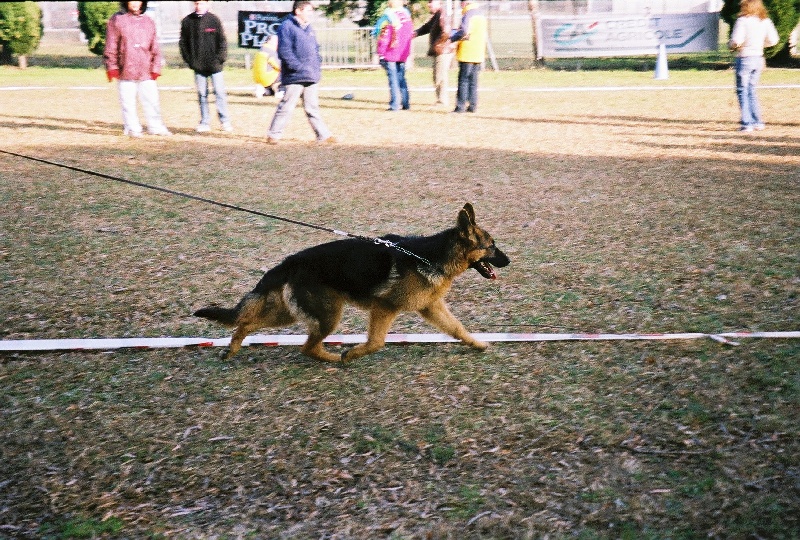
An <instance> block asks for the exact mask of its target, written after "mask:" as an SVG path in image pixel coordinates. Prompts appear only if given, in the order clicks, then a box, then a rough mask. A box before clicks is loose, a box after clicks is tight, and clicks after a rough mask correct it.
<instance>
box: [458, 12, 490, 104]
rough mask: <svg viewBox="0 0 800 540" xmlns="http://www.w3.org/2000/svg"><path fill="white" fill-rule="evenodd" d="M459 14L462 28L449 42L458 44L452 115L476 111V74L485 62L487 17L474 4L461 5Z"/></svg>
mask: <svg viewBox="0 0 800 540" xmlns="http://www.w3.org/2000/svg"><path fill="white" fill-rule="evenodd" d="M461 12H462V17H461V26H460V27H459V28H458V29H457V30H454V31H453V34H452V35H451V36H450V39H451V41H453V42H458V46H457V48H456V59H457V60H458V92H457V93H456V108H455V111H453V112H457V113H463V112H464V111H466V112H475V111H477V110H478V73H480V71H481V64H483V61H484V60H485V59H486V16H485V15H483V14H482V13H481V12H480V10H479V7H478V3H477V2H470V1H467V2H464V6H463V8H462V10H461Z"/></svg>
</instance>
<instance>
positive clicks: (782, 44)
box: [720, 0, 800, 65]
mask: <svg viewBox="0 0 800 540" xmlns="http://www.w3.org/2000/svg"><path fill="white" fill-rule="evenodd" d="M739 4H740V2H739V0H725V2H724V4H723V6H722V11H720V15H721V16H722V19H723V20H724V21H725V22H726V23H728V25H729V26H730V28H731V29H732V28H733V23H734V22H736V15H737V14H738V13H739ZM764 6H766V8H767V11H768V12H769V18H770V19H772V22H773V23H775V29H776V30H777V31H778V36H779V37H780V41H778V44H777V45H775V46H774V47H770V48H768V49H766V50H765V51H764V56H765V57H766V58H767V59H768V60H770V63H771V64H776V65H784V64H788V63H791V62H792V57H791V55H790V52H789V35H790V34H791V33H792V31H793V30H794V29H795V27H796V26H797V23H798V21H800V0H764Z"/></svg>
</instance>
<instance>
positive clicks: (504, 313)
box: [0, 73, 800, 538]
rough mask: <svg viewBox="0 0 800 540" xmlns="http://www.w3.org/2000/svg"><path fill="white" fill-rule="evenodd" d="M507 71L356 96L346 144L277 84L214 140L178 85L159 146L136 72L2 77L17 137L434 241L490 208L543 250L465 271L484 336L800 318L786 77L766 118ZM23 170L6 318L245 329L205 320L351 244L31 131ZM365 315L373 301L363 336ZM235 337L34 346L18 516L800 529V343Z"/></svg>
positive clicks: (797, 162) (315, 525) (210, 524)
mask: <svg viewBox="0 0 800 540" xmlns="http://www.w3.org/2000/svg"><path fill="white" fill-rule="evenodd" d="M485 75H486V77H485V78H484V86H483V87H482V88H484V91H483V93H482V94H481V98H482V104H481V109H480V112H479V113H478V114H477V115H475V116H468V117H462V116H460V115H458V116H457V117H454V116H456V115H447V114H446V113H445V111H441V110H437V109H435V108H434V107H433V106H431V105H428V104H427V103H428V101H432V99H430V97H431V95H432V94H429V93H425V92H421V91H414V92H413V93H412V100H413V103H414V110H412V111H411V112H410V113H408V114H403V115H389V114H388V113H384V112H383V111H382V109H383V101H384V98H385V95H384V94H385V93H386V91H385V89H383V88H382V87H377V88H376V89H375V90H359V91H358V92H357V93H356V99H355V100H352V101H342V100H340V99H339V96H340V94H343V93H344V91H342V90H339V89H333V90H328V91H326V92H324V93H323V107H324V109H323V110H324V113H325V115H326V119H327V120H328V123H329V124H330V125H331V127H332V128H333V129H334V131H335V133H336V134H337V137H339V138H340V140H341V141H342V142H341V143H340V144H338V145H333V146H324V147H319V146H317V145H314V144H313V143H311V142H310V139H311V132H310V129H309V128H308V126H307V124H306V122H305V120H304V118H303V117H302V113H301V112H300V111H298V112H297V113H296V114H295V118H293V120H292V124H291V126H292V127H291V131H290V133H289V137H288V140H287V141H286V143H285V144H282V145H280V146H278V147H271V146H267V145H265V144H263V136H264V133H265V130H266V123H267V122H268V120H269V117H270V115H271V111H272V110H273V108H274V103H270V102H266V101H263V100H262V101H257V100H255V98H252V97H250V96H249V95H248V94H246V93H245V92H239V93H237V92H232V96H231V97H232V99H231V100H232V103H233V105H232V108H233V110H234V111H235V115H236V116H235V117H234V123H235V126H236V132H235V133H234V135H232V136H227V135H222V134H211V135H209V136H198V135H195V134H193V132H192V128H193V127H194V122H195V118H194V116H195V115H196V111H195V108H196V104H195V103H194V101H193V100H194V96H193V95H192V93H191V91H188V90H187V91H182V90H163V91H162V103H163V108H164V110H165V116H166V117H167V123H168V125H170V127H171V128H172V129H173V130H174V131H175V132H176V135H175V136H174V137H172V138H169V139H157V138H148V137H146V138H145V139H143V140H140V141H133V140H128V139H125V138H123V137H121V135H120V134H119V132H120V131H121V128H120V127H119V125H118V120H117V116H118V111H117V108H118V104H117V103H116V98H115V97H114V94H113V91H111V90H108V91H105V90H103V91H100V90H98V91H94V92H88V91H83V93H80V92H79V90H74V89H66V88H62V89H60V90H55V91H54V90H30V91H26V93H13V94H12V93H10V92H3V93H0V111H2V113H0V149H3V150H9V151H14V152H19V153H22V154H29V155H35V156H36V157H40V158H44V159H50V160H55V161H59V162H63V163H68V164H71V165H77V166H81V167H85V168H88V169H92V170H96V171H99V172H102V173H105V174H109V175H115V176H122V177H125V178H128V179H131V180H135V181H140V182H147V183H152V184H155V185H158V186H160V187H165V188H169V189H174V190H179V191H185V192H189V193H193V194H197V195H202V196H207V197H211V198H215V199H219V200H222V201H225V202H228V203H232V204H239V205H242V206H247V207H251V208H255V209H259V210H261V211H265V212H270V213H275V214H280V215H285V216H287V217H290V218H293V219H299V220H303V221H309V222H312V223H317V224H321V225H325V226H331V227H335V228H338V229H342V230H346V231H349V232H353V233H357V234H365V235H377V234H382V233H387V232H395V233H408V234H428V233H432V232H435V231H438V230H441V229H443V228H446V227H449V226H452V224H453V223H454V220H455V216H456V212H457V210H458V209H459V208H460V207H461V205H463V203H464V202H466V201H470V202H472V203H473V204H474V205H475V208H476V211H477V215H478V221H479V222H480V223H481V224H482V225H483V226H484V227H486V228H487V229H488V230H490V231H491V232H492V233H493V234H494V236H495V238H496V239H497V242H498V245H499V246H500V247H501V248H502V249H503V250H504V251H505V252H506V253H507V254H508V255H509V256H510V257H511V258H512V264H511V265H510V266H509V267H507V268H505V269H502V270H501V272H500V279H499V280H497V281H492V282H489V281H486V280H483V279H481V278H480V277H479V276H478V275H477V274H475V273H468V274H465V275H464V276H462V278H461V279H460V280H459V281H458V282H457V284H456V286H455V287H454V288H453V290H452V292H451V293H450V295H449V300H450V303H451V306H452V309H453V311H454V313H455V314H456V315H457V316H458V317H459V318H460V319H461V320H463V321H464V322H465V324H466V325H467V326H468V328H470V329H471V330H473V331H484V332H494V331H502V332H505V331H508V332H520V331H532V332H613V333H629V332H723V331H736V330H765V331H766V330H797V329H798V317H797V314H798V312H800V306H799V305H798V286H799V285H800V260H798V253H800V250H798V246H799V245H800V244H799V243H798V238H797V232H798V230H800V197H799V196H798V190H797V181H798V177H800V157H799V156H800V151H798V150H800V138H798V126H800V113H798V109H797V107H796V106H795V105H791V104H788V105H787V100H786V95H787V94H786V92H785V91H780V90H768V89H765V90H764V91H763V92H762V99H763V101H764V106H765V109H766V110H767V111H770V118H771V121H770V123H769V127H768V130H767V131H765V132H763V133H759V134H757V135H755V136H753V137H744V136H741V135H739V134H738V133H736V131H735V118H736V114H737V111H736V104H735V96H734V95H733V90H732V88H731V89H730V90H729V91H724V92H723V91H719V92H717V91H713V90H707V89H706V90H702V89H698V90H670V91H668V93H657V92H653V91H647V90H629V91H621V92H598V93H592V92H563V93H554V92H542V93H533V92H528V93H524V92H520V91H518V90H517V89H516V88H515V86H514V85H516V84H518V77H519V75H515V76H514V79H513V80H510V79H505V78H503V75H502V74H500V75H493V74H485ZM415 76H418V77H420V80H424V81H427V77H428V74H427V73H424V74H419V75H415ZM570 76H571V75H570V74H564V77H565V79H564V84H565V85H569V84H570V83H569V77H570ZM341 77H342V79H341V81H339V82H341V84H342V85H343V86H342V88H344V87H345V86H344V84H345V82H347V83H348V84H351V85H357V84H359V83H360V82H362V81H360V80H359V77H361V75H359V74H352V75H348V76H347V77H349V78H345V76H341ZM364 77H367V76H366V75H365V76H364ZM369 77H372V75H369ZM530 77H531V79H532V80H531V81H530V82H529V85H530V86H534V85H535V73H534V74H531V75H530ZM373 80H374V79H370V81H373ZM721 80H722V79H721ZM724 81H727V82H730V81H728V79H727V78H725V79H724ZM80 82H81V81H78V83H80ZM380 82H381V84H383V81H382V79H381V80H380ZM412 83H413V81H412ZM362 84H363V82H362ZM676 84H680V81H676ZM665 92H666V91H665ZM667 96H668V97H667ZM775 111H783V112H782V113H781V115H780V116H778V114H777V113H776V112H775ZM773 118H774V119H773ZM0 170H2V173H0V175H2V182H0V200H2V203H3V207H4V209H5V210H4V211H3V212H2V217H0V222H1V223H2V235H0V261H2V263H1V264H0V286H1V287H2V294H0V313H2V317H0V337H2V339H4V340H20V339H34V338H61V337H134V336H153V337H154V336H213V337H217V336H219V337H221V336H226V335H228V334H227V333H226V331H225V330H224V329H221V328H218V327H215V326H213V325H211V324H207V323H206V322H204V321H201V320H197V319H195V318H193V317H192V316H191V313H192V311H193V310H194V309H196V308H197V307H200V306H203V305H207V304H208V303H210V302H219V303H223V304H232V303H234V302H236V301H238V299H239V298H240V297H241V296H242V295H243V294H244V293H245V292H247V291H248V290H249V289H250V288H251V287H252V286H253V285H254V284H255V283H256V282H257V281H258V279H259V277H260V275H261V273H262V272H263V271H264V270H265V269H267V268H269V267H271V266H272V265H274V264H276V263H277V262H279V261H280V260H281V259H282V258H283V257H285V256H286V255H288V254H290V253H292V252H294V251H296V250H298V249H300V248H303V247H306V246H309V245H313V244H316V243H319V242H323V241H327V240H330V239H331V238H330V237H329V236H327V235H325V234H322V233H319V232H313V231H309V230H306V229H301V228H297V227H294V226H291V225H288V224H284V223H280V222H274V221H268V220H264V219H261V218H257V217H255V216H249V215H246V214H242V213H236V212H231V211H228V210H224V209H220V208H215V207H212V206H208V205H203V204H200V203H198V202H196V201H187V200H183V199H179V198H175V197H172V196H169V195H166V194H163V193H156V192H152V191H146V190H143V189H141V188H136V187H133V186H129V185H122V184H117V183H113V182H110V181H107V180H104V179H100V178H96V177H91V176H87V175H83V174H80V173H76V172H74V171H68V170H64V169H59V168H56V167H52V166H46V165H43V164H37V163H34V162H30V161H28V160H25V159H20V158H17V157H13V156H9V155H7V154H0ZM364 325H365V322H364V318H363V315H362V314H361V313H359V312H357V311H355V310H351V311H348V312H347V314H346V317H345V320H344V321H343V324H342V328H341V329H340V331H341V332H345V333H363V332H364V330H365V327H364ZM287 331H288V332H292V333H302V332H304V329H303V328H302V327H300V326H297V327H292V328H289V329H287ZM393 331H395V332H429V331H432V330H431V329H430V328H429V327H427V326H426V325H425V324H424V323H422V322H421V321H420V320H419V318H418V317H416V316H413V315H407V316H403V317H401V318H400V319H399V320H398V321H397V322H396V324H395V325H394V327H393ZM219 352H220V351H219V350H214V349H200V348H187V349H179V350H121V351H111V352H86V351H83V352H82V351H73V352H49V353H41V354H38V353H37V354H25V353H3V354H2V356H0V361H1V362H2V363H0V384H1V385H2V388H3V392H2V394H1V395H0V414H2V420H1V421H0V425H2V428H0V437H2V441H0V452H1V453H2V456H1V457H2V459H0V536H7V537H9V538H11V537H27V538H40V537H51V538H77V537H126V538H131V537H176V538H263V537H268V538H312V537H313V538H375V537H392V538H455V537H459V538H526V537H527V538H543V537H550V538H562V537H578V538H665V537H671V538H699V537H712V538H757V537H761V538H796V537H797V536H798V534H800V523H798V517H797V516H798V515H800V502H798V501H800V468H799V467H798V463H800V447H799V444H798V440H800V438H798V435H799V434H798V428H797V422H796V411H797V410H798V404H800V376H799V375H798V364H797V358H798V357H800V345H799V344H798V343H796V342H795V341H789V340H786V341H781V340H761V341H757V340H746V341H743V343H742V344H741V345H740V346H738V347H733V346H724V345H721V344H719V343H716V342H713V341H711V340H708V341H691V342H666V343H655V342H636V343H617V342H614V343H574V342H573V343H542V344H513V343H504V344H495V345H493V346H492V347H491V349H490V350H489V351H488V352H486V353H483V354H480V353H475V352H473V351H471V350H468V349H467V348H465V347H463V346H460V345H457V344H453V345H408V346H389V347H387V348H386V349H384V350H383V351H381V352H380V353H378V354H375V355H372V356H370V357H367V358H364V359H359V360H358V361H356V362H353V363H352V364H349V365H347V366H343V367H336V366H330V365H321V364H319V363H315V362H311V361H308V360H306V359H304V358H303V357H302V356H300V355H299V353H298V351H297V350H295V349H293V348H267V347H252V348H248V349H245V350H243V351H242V353H240V355H239V356H238V357H237V358H236V359H235V360H234V361H231V362H223V361H221V360H220V359H219Z"/></svg>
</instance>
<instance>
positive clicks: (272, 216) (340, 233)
mask: <svg viewBox="0 0 800 540" xmlns="http://www.w3.org/2000/svg"><path fill="white" fill-rule="evenodd" d="M0 153H3V154H8V155H10V156H15V157H18V158H22V159H27V160H30V161H37V162H39V163H45V164H47V165H53V166H55V167H60V168H62V169H68V170H70V171H75V172H79V173H83V174H88V175H90V176H96V177H98V178H105V179H106V180H113V181H115V182H121V183H123V184H129V185H131V186H136V187H141V188H145V189H151V190H153V191H160V192H162V193H168V194H170V195H175V196H177V197H183V198H185V199H191V200H194V201H199V202H202V203H206V204H211V205H215V206H220V207H222V208H228V209H230V210H237V211H239V212H246V213H248V214H253V215H256V216H261V217H265V218H269V219H275V220H277V221H283V222H285V223H291V224H293V225H300V226H301V227H308V228H309V229H316V230H318V231H325V232H328V233H332V234H335V235H338V236H345V237H347V238H355V239H357V240H363V241H366V242H372V243H373V244H376V245H383V246H386V247H389V248H392V249H395V250H397V251H399V252H400V253H402V254H404V255H408V256H409V257H414V258H415V259H417V260H419V261H422V262H423V263H425V264H426V265H428V266H430V267H433V264H432V263H431V262H430V261H429V260H428V259H426V258H424V257H421V256H419V255H417V254H416V253H414V252H412V251H409V250H407V249H406V248H404V247H403V246H401V245H399V244H397V243H396V242H392V241H391V240H386V239H384V238H372V237H369V236H362V235H359V234H351V233H349V232H345V231H340V230H338V229H331V228H329V227H323V226H322V225H315V224H313V223H307V222H305V221H299V220H296V219H289V218H286V217H282V216H277V215H275V214H268V213H266V212H261V211H260V210H253V209H251V208H245V207H243V206H237V205H235V204H230V203H226V202H221V201H215V200H214V199H208V198H206V197H200V196H198V195H192V194H191V193H184V192H182V191H176V190H174V189H168V188H163V187H159V186H154V185H152V184H146V183H144V182H137V181H136V180H128V179H127V178H121V177H119V176H112V175H110V174H105V173H99V172H96V171H92V170H89V169H84V168H81V167H76V166H74V165H67V164H66V163H59V162H57V161H49V160H47V159H42V158H37V157H33V156H27V155H25V154H18V153H16V152H9V151H8V150H3V149H2V148H0Z"/></svg>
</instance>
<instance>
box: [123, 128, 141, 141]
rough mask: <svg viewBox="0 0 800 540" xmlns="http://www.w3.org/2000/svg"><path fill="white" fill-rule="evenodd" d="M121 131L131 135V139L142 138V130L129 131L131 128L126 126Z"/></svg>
mask: <svg viewBox="0 0 800 540" xmlns="http://www.w3.org/2000/svg"><path fill="white" fill-rule="evenodd" d="M122 133H123V135H126V136H128V137H131V138H133V139H141V138H142V132H141V131H131V130H129V129H127V128H126V129H125V130H124V131H123V132H122Z"/></svg>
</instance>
